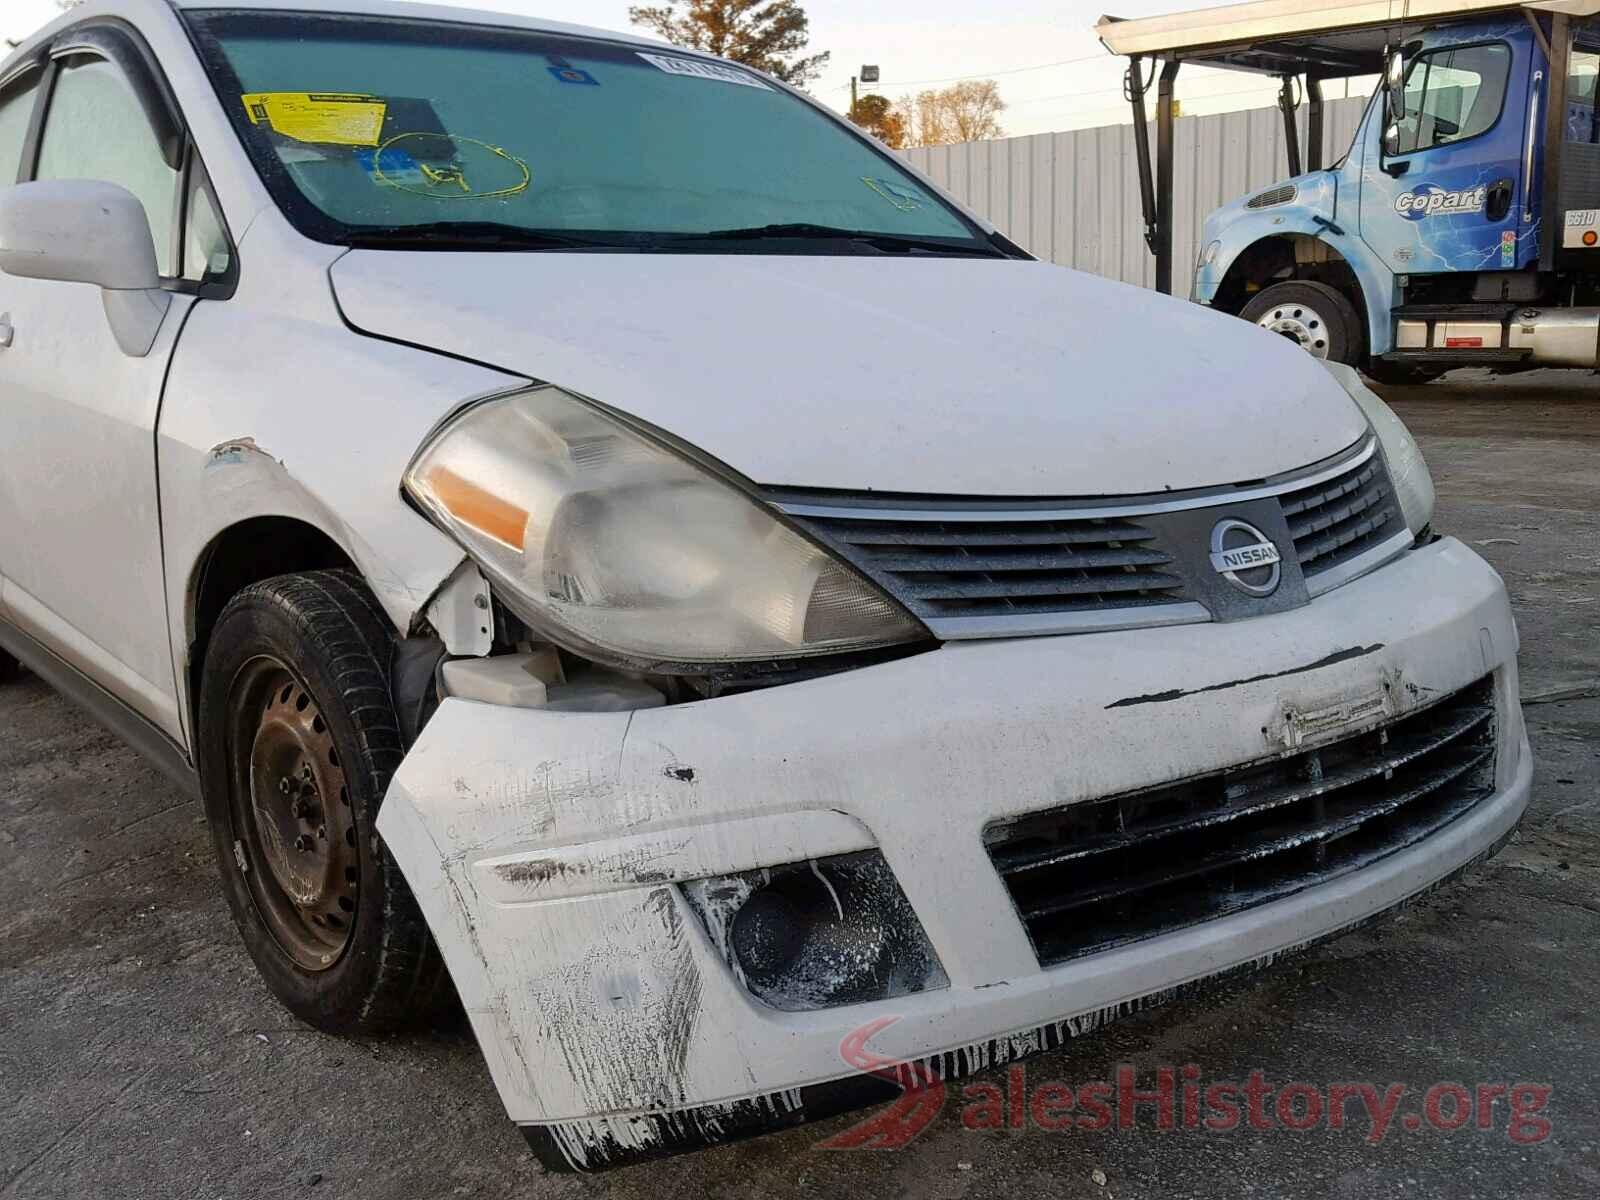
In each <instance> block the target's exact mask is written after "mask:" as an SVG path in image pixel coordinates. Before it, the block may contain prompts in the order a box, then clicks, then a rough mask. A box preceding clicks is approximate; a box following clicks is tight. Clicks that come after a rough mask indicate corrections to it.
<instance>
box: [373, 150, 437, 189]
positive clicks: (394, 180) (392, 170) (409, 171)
mask: <svg viewBox="0 0 1600 1200" xmlns="http://www.w3.org/2000/svg"><path fill="white" fill-rule="evenodd" d="M356 161H357V162H358V163H360V164H361V169H362V170H363V171H365V172H366V173H367V174H368V175H370V176H372V179H373V182H374V183H387V184H393V185H397V186H400V185H405V184H412V185H417V184H423V183H426V182H427V178H426V177H425V176H424V175H423V173H422V168H421V167H420V166H419V165H418V164H417V160H416V159H414V158H412V157H411V155H410V154H408V153H406V151H404V150H395V149H387V150H369V149H365V148H363V149H360V150H357V151H356Z"/></svg>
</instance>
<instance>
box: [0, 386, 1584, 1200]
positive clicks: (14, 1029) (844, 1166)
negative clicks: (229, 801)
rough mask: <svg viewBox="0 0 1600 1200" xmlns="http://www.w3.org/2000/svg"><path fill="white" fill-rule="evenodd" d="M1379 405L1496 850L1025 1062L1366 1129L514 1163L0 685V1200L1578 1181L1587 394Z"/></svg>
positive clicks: (159, 787) (178, 844)
mask: <svg viewBox="0 0 1600 1200" xmlns="http://www.w3.org/2000/svg"><path fill="white" fill-rule="evenodd" d="M1393 398H1394V399H1395V401H1396V404H1397V407H1398V408H1399V409H1400V411H1401V412H1402V414H1403V415H1404V416H1405V417H1406V419H1407V420H1408V421H1410V422H1411V424H1412V426H1413V428H1414V429H1415V430H1416V431H1417V433H1418V435H1419V436H1420V438H1421V440H1422V442H1423V444H1424V446H1425V448H1426V451H1427V453H1428V457H1429V459H1430V461H1431V463H1432V465H1433V470H1434V474H1435V477H1436V479H1437V481H1438V484H1439V492H1440V506H1439V519H1438V524H1439V527H1440V528H1441V529H1444V530H1448V531H1450V532H1452V533H1455V534H1456V535H1458V536H1460V537H1463V538H1465V539H1466V540H1467V541H1469V542H1470V543H1472V544H1473V545H1474V546H1476V547H1477V548H1478V550H1479V551H1480V552H1481V553H1482V554H1483V555H1484V556H1485V557H1487V558H1488V559H1489V560H1490V561H1491V562H1493V563H1494V564H1495V565H1496V566H1497V567H1498V568H1499V569H1500V571H1501V572H1502V573H1503V574H1504V575H1505V577H1506V579H1507V581H1508V583H1509V585H1510V588H1511V593H1512V597H1513V599H1514V601H1515V603H1516V606H1517V614H1518V619H1519V621H1520V623H1521V629H1522V639H1523V654H1522V662H1523V671H1524V675H1523V693H1524V696H1525V697H1527V698H1528V699H1529V700H1530V706H1529V708H1528V710H1527V712H1528V720H1529V724H1530V726H1531V730H1532V736H1533V743H1534V750H1535V753H1536V755H1537V759H1538V768H1537V770H1538V775H1537V781H1536V786H1535V793H1534V801H1533V808H1532V811H1531V813H1530V815H1529V817H1528V820H1527V822H1526V823H1525V825H1524V829H1523V833H1522V835H1521V838H1520V841H1518V842H1517V843H1514V844H1512V845H1511V846H1509V847H1508V848H1507V849H1506V850H1505V852H1503V853H1502V854H1501V855H1500V856H1499V858H1497V859H1496V860H1494V862H1493V863H1491V864H1490V865H1488V866H1487V867H1484V868H1481V869H1479V870H1478V871H1477V872H1476V873H1475V874H1474V875H1472V876H1470V877H1469V878H1468V879H1467V880H1465V881H1464V882H1462V883H1460V884H1458V885H1455V886H1453V887H1451V888H1449V889H1447V890H1445V891H1443V892H1440V893H1438V894H1436V895H1435V896H1433V897H1432V898H1430V899H1429V900H1428V901H1426V902H1425V903H1423V904H1422V905H1420V906H1418V907H1416V908H1414V909H1412V910H1410V911H1409V912H1408V913H1406V914H1404V915H1403V916H1402V917H1400V918H1399V919H1398V920H1396V921H1394V922H1390V923H1387V924H1385V925H1383V926H1381V927H1376V928H1373V929H1371V930H1369V931H1366V932H1362V933H1358V934H1354V935H1351V936H1349V937H1347V938H1345V939H1343V940H1341V941H1338V942H1336V943H1333V944H1331V945H1329V946H1327V947H1326V948H1324V949H1322V950H1320V951H1317V952H1315V953H1313V954H1311V955H1310V956H1308V957H1305V958H1302V959H1299V960H1297V961H1295V962H1293V963H1290V964H1287V965H1284V966H1280V967H1279V968H1277V969H1274V970H1272V971H1269V972H1267V973H1266V974H1264V975H1261V976H1258V977H1256V978H1254V979H1253V980H1250V981H1247V982H1241V983H1237V984H1234V985H1231V986H1229V987H1228V988H1227V989H1226V990H1224V991H1223V992H1222V993H1220V994H1219V995H1216V996H1213V997H1211V998H1209V999H1203V1000H1193V1001H1188V1002H1184V1003H1180V1004H1176V1005H1173V1006H1170V1007H1168V1008H1165V1009H1161V1010H1157V1011H1154V1012H1149V1013H1146V1014H1143V1015H1142V1016H1139V1017H1137V1018H1133V1019H1129V1020H1127V1021H1124V1022H1122V1023H1120V1024H1118V1025H1115V1026H1112V1027H1111V1028H1109V1029H1107V1030H1104V1031H1102V1032H1101V1033H1099V1034H1097V1035H1094V1036H1091V1037H1088V1038H1085V1039H1082V1040H1080V1041H1078V1042H1076V1043H1074V1044H1073V1045H1071V1046H1070V1047H1068V1048H1067V1049H1065V1050H1062V1051H1059V1052H1057V1053H1054V1054H1050V1055H1046V1056H1043V1057H1041V1058H1038V1059H1035V1060H1033V1061H1032V1063H1031V1064H1030V1066H1029V1068H1028V1071H1029V1079H1030V1080H1031V1081H1032V1082H1033V1083H1036V1084H1037V1083H1040V1082H1043V1081H1045V1080H1047V1079H1061V1080H1067V1081H1070V1082H1072V1083H1073V1084H1074V1085H1077V1084H1081V1083H1083V1082H1086V1081H1091V1080H1101V1079H1108V1080H1110V1079H1114V1078H1115V1073H1116V1069H1117V1065H1118V1064H1121V1063H1129V1064H1133V1065H1134V1066H1135V1067H1136V1068H1137V1069H1138V1070H1139V1072H1140V1074H1139V1076H1138V1078H1139V1080H1140V1086H1141V1087H1147V1086H1149V1085H1150V1084H1151V1082H1152V1080H1153V1073H1154V1071H1155V1069H1156V1068H1157V1067H1158V1066H1159V1065H1161V1064H1176V1065H1179V1066H1181V1065H1182V1064H1185V1063H1195V1064H1198V1065H1199V1066H1200V1068H1201V1070H1202V1072H1203V1082H1204V1083H1210V1082H1212V1081H1214V1080H1244V1079H1245V1078H1246V1077H1247V1076H1248V1075H1249V1074H1250V1072H1252V1071H1253V1070H1257V1069H1259V1070H1260V1071H1262V1072H1263V1073H1264V1076H1265V1079H1266V1081H1267V1084H1268V1086H1281V1085H1283V1084H1285V1083H1288V1082H1291V1081H1308V1082H1311V1083H1317V1084H1323V1085H1326V1084H1328V1083H1331V1082H1334V1081H1371V1082H1373V1083H1375V1084H1377V1085H1378V1087H1379V1088H1380V1090H1381V1089H1383V1088H1385V1087H1387V1085H1388V1084H1390V1083H1405V1084H1407V1085H1408V1086H1409V1088H1410V1089H1411V1092H1410V1094H1409V1095H1408V1096H1407V1097H1406V1098H1405V1099H1404V1100H1402V1101H1401V1103H1400V1108H1399V1110H1398V1115H1397V1116H1396V1117H1395V1120H1394V1122H1393V1125H1392V1126H1391V1127H1390V1129H1389V1131H1388V1133H1387V1136H1386V1137H1385V1138H1384V1139H1382V1140H1381V1142H1379V1143H1378V1144H1372V1140H1371V1139H1370V1137H1369V1134H1370V1132H1371V1129H1372V1126H1371V1123H1370V1122H1369V1121H1367V1120H1366V1119H1365V1118H1364V1117H1357V1116H1356V1115H1355V1113H1356V1112H1357V1111H1358V1110H1357V1109H1355V1108H1352V1110H1351V1111H1352V1116H1351V1118H1350V1120H1349V1122H1348V1124H1347V1126H1346V1127H1345V1128H1344V1129H1343V1130H1339V1131H1334V1130H1330V1129H1327V1128H1317V1129H1314V1130H1311V1131H1308V1132H1299V1133H1296V1132H1288V1131H1285V1130H1281V1129H1280V1130H1276V1131H1259V1130H1251V1129H1248V1128H1242V1129H1239V1130H1236V1131H1233V1132H1228V1133H1215V1132H1213V1133H1206V1132H1165V1133H1163V1132H1158V1131H1157V1130H1156V1129H1154V1128H1153V1125H1154V1119H1153V1117H1151V1116H1150V1115H1149V1114H1146V1115H1145V1117H1144V1118H1143V1123H1142V1125H1141V1126H1140V1128H1138V1129H1137V1130H1135V1131H1132V1132H1122V1133H1118V1132H1114V1131H1106V1132H1087V1131H1084V1130H1081V1129H1079V1130H1074V1131H1073V1132H1070V1133H1043V1132H1036V1131H1028V1132H1007V1133H994V1132H982V1133H980V1132H971V1131H969V1130H968V1129H966V1128H964V1126H963V1124H962V1121H961V1119H960V1113H961V1109H962V1107H963V1103H962V1101H961V1100H960V1098H954V1099H952V1100H951V1102H950V1103H949V1104H947V1106H946V1108H945V1111H944V1114H943V1116H942V1117H941V1118H940V1120H939V1121H938V1122H937V1123H935V1124H934V1125H933V1126H932V1127H931V1128H929V1129H928V1130H927V1131H926V1132H925V1133H924V1134H923V1135H922V1136H921V1138H919V1139H918V1140H917V1141H916V1142H914V1143H913V1144H912V1146H911V1147H910V1148H908V1149H906V1150H902V1151H899V1152H884V1151H878V1152H870V1151H855V1152H845V1151H825V1150H819V1149H816V1148H815V1144H816V1142H817V1141H818V1140H819V1139H821V1138H822V1137H824V1136H827V1135H830V1134H834V1133H838V1132H840V1131H841V1130H843V1129H844V1128H846V1127H847V1126H848V1125H849V1124H850V1121H849V1119H841V1120H835V1121H831V1122H826V1123H823V1124H821V1125H819V1126H815V1127H812V1128H810V1129H803V1130H799V1131H795V1132H791V1133H788V1134H784V1135H781V1136H777V1137H771V1138H766V1139H763V1140H761V1141H758V1142H755V1143H750V1144H747V1145H744V1146H739V1147H732V1148H726V1149H721V1150H716V1151H711V1152H707V1153H704V1154H700V1155H696V1156H693V1157H689V1158H684V1159H678V1160H674V1161H671V1162H668V1163H665V1164H658V1165H654V1166H649V1167H645V1168H635V1169H632V1170H628V1171H623V1172H618V1173H615V1174H613V1175H610V1176H605V1177H602V1178H600V1179H589V1180H583V1179H572V1178H557V1177H550V1176H545V1175H544V1174H543V1173H542V1172H541V1171H540V1169H539V1168H538V1167H537V1166H536V1165H535V1164H534V1163H533V1162H532V1161H531V1160H530V1159H529V1157H528V1156H527V1154H526V1151H525V1149H524V1147H523V1144H522V1141H521V1139H520V1138H519V1137H518V1136H517V1134H516V1132H515V1131H514V1130H513V1128H512V1127H511V1126H510V1125H509V1124H508V1123H507V1122H506V1120H505V1118H504V1116H503V1113H502V1111H501V1109H500V1107H499V1103H498V1101H497V1099H496V1097H495V1095H494V1092H493V1090H492V1088H491V1087H490V1084H489V1079H488V1076H487V1074H486V1072H485V1070H484V1068H483V1064H482V1062H481V1060H480V1059H479V1057H478V1054H477V1051H476V1049H475V1048H474V1047H473V1045H472V1043H471V1041H470V1040H469V1038H468V1037H467V1036H466V1035H465V1034H461V1033H455V1034H445V1035H435V1036H427V1037H417V1038H407V1039H394V1040H385V1041H377V1042H342V1041H337V1040H334V1039H331V1038H326V1037H323V1036H321V1035H319V1034H316V1033H312V1032H310V1031H309V1030H306V1029H304V1028H299V1027H297V1026H296V1025H295V1024H294V1022H292V1021H291V1020H290V1019H288V1018H287V1017H286V1016H285V1015H284V1014H283V1013H282V1012H281V1011H280V1010H279V1009H278V1008H277V1007H276V1005H275V1004H274V1003H273V1001H272V1000H271V999H270V998H269V997H268V996H267V994H266V992H265V991H264V990H263V988H262V986H261V984H260V983H259V982H258V981H257V978H256V976H255V973H254V971H253V970H252V968H251V966H250V964H249V962H248V961H247V960H246V958H245V956H244V953H243V951H242V950H241V949H240V947H239V945H238V943H237V941H236V939H235V936H234V934H233V930H232V928H231V926H230V925H229V923H228V920H227V917H226V915H225V913H224V910H223V905H222V901H221V899H220V897H219V895H218V893H217V889H216V886H215V883H214V879H213V870H212V865H211V862H210V859H209V848H208V846H207V843H206V838H205V830H204V826H203V825H202V823H201V818H200V816H199V814H198V812H197V810H196V808H195V806H193V805H191V804H189V803H187V802H185V801H182V800H181V799H180V798H179V797H177V796H176V795H175V794H174V793H173V791H172V789H171V788H170V787H169V786H168V785H166V784H165V783H164V782H163V781H162V780H161V779H160V778H159V777H158V776H157V775H156V774H154V773H153V772H152V771H151V770H149V769H148V768H146V767H145V766H144V765H143V764H142V763H141V762H140V761H139V760H138V759H136V758H135V757H134V756H133V754H132V753H130V752H129V751H127V750H125V749H123V748H122V746H121V745H120V744H119V743H117V742H116V741H115V740H114V739H113V738H112V737H111V736H109V735H108V734H106V733H103V732H102V731H101V730H100V729H99V728H98V727H97V726H95V725H93V724H92V723H90V722H89V721H88V720H86V719H85V718H83V717H82V716H80V715H78V714H77V713H76V712H75V711H74V710H73V709H71V708H70V707H68V706H67V705H66V704H65V703H64V702H63V701H61V700H60V699H58V698H57V697H56V696H55V695H54V694H53V693H51V692H50V691H49V690H48V689H47V688H45V687H44V686H42V685H41V684H39V683H37V682H36V681H32V680H28V681H25V682H23V683H21V684H19V685H17V686H14V687H10V688H7V689H5V690H4V691H3V692H0V1035H3V1036H0V1198H6V1197H12V1196H27V1197H57V1196H59V1197H73V1198H75V1200H76V1198H83V1197H113V1196H114V1197H143V1196H160V1197H167V1196H172V1197H215V1196H229V1197H233V1196H238V1197H278V1196H301V1195H307V1196H341V1197H343V1196H361V1197H427V1198H432V1197H440V1196H453V1195H472V1196H503V1195H520V1196H530V1197H544V1196H552V1197H553V1196H577V1195H592V1194H601V1193H603V1194H606V1195H614V1196H618V1197H635V1196H638V1197H644V1196H657V1195H661V1194H669V1195H671V1194H677V1195H682V1196H700V1195H734V1194H743V1195H765V1196H832V1195H842V1194H848V1195H858V1194H859V1195H865V1194H873V1195H879V1196H914V1197H917V1198H918V1200H925V1198H932V1197H942V1196H965V1195H971V1196H985V1197H990V1196H994V1195H997V1194H999V1195H1007V1196H1013V1197H1027V1196H1034V1195H1040V1196H1045V1195H1048V1196H1051V1197H1097V1198H1099V1197H1112V1196H1122V1197H1140V1196H1161V1197H1164V1198H1165V1197H1183V1196H1229V1197H1238V1196H1252V1195H1259V1196H1268V1197H1281V1196H1291V1195H1292V1196H1305V1197H1312V1196H1351V1197H1356V1196H1361V1197H1365V1196H1370V1195H1391V1194H1399V1193H1404V1194H1407V1195H1424V1196H1428V1195H1444V1194H1449V1195H1451V1196H1458V1197H1466V1196H1486V1197H1487V1196H1496V1197H1498V1196H1507V1195H1517V1196H1522V1197H1544V1196H1550V1197H1556V1196H1560V1197H1571V1196H1582V1195H1591V1196H1592V1195H1596V1194H1600V1089H1597V1084H1596V1080H1597V1078H1600V1049H1597V1042H1600V1008H1597V1006H1596V1003H1595V996H1596V989H1597V984H1600V854H1597V848H1600V749H1597V746H1600V383H1597V382H1596V380H1595V378H1594V377H1593V376H1581V375H1572V374H1560V373H1553V372H1552V373H1547V374H1544V375H1541V376H1524V377H1522V378H1521V379H1510V380H1504V381H1496V382H1490V383H1489V384H1487V385H1479V386H1463V385H1462V384H1461V383H1458V382H1454V381H1451V380H1446V381H1442V382H1440V383H1436V384H1434V385H1431V386H1429V387H1427V388H1421V389H1413V390H1411V391H1409V392H1407V393H1405V394H1403V395H1402V394H1401V393H1399V392H1395V393H1393ZM982 1078H984V1079H986V1080H988V1081H990V1082H994V1083H997V1084H1000V1085H1002V1086H1003V1085H1005V1083H1006V1075H1005V1073H1004V1072H1003V1071H1000V1072H993V1073H991V1074H990V1075H988V1076H985V1077H982ZM1438 1081H1455V1082H1460V1083H1463V1084H1466V1085H1467V1086H1469V1087H1475V1086H1476V1085H1477V1084H1479V1083H1497V1082H1498V1083H1508V1084H1510V1083H1518V1082H1525V1081H1526V1082H1533V1083H1539V1084H1548V1085H1550V1086H1551V1087H1552V1088H1553V1089H1554V1091H1553V1094H1552V1096H1551V1098H1550V1101H1549V1103H1548V1106H1547V1107H1546V1109H1545V1111H1544V1113H1543V1114H1542V1115H1543V1116H1544V1117H1545V1118H1547V1119H1548V1121H1549V1123H1550V1135H1549V1137H1548V1138H1546V1139H1545V1140H1543V1141H1540V1142H1537V1143H1536V1144H1530V1145H1519V1144H1517V1143H1516V1142H1514V1141H1512V1140H1511V1139H1510V1138H1509V1137H1508V1136H1507V1132H1506V1128H1507V1123H1506V1120H1505V1104H1504V1102H1501V1103H1500V1104H1499V1105H1498V1106H1497V1107H1496V1108H1495V1109H1494V1117H1495V1128H1494V1129H1493V1130H1491V1131H1479V1130H1477V1129H1475V1128H1474V1127H1473V1125H1474V1122H1471V1121H1469V1122H1468V1124H1467V1127H1466V1128H1463V1129H1459V1130H1456V1131H1454V1132H1449V1133H1446V1132H1442V1131H1440V1130H1438V1129H1431V1128H1427V1127H1426V1126H1425V1127H1424V1128H1422V1129H1416V1130H1412V1129H1407V1128H1406V1127H1405V1125H1406V1122H1405V1117H1406V1116H1407V1115H1416V1114H1418V1113H1420V1112H1422V1111H1423V1106H1422V1104H1421V1101H1420V1097H1421V1095H1422V1093H1423V1092H1424V1091H1425V1090H1426V1089H1427V1087H1428V1086H1429V1085H1431V1084H1433V1083H1435V1082H1438ZM1446 1115H1447V1116H1448V1112H1446Z"/></svg>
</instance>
